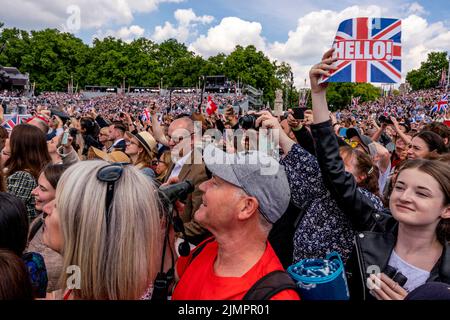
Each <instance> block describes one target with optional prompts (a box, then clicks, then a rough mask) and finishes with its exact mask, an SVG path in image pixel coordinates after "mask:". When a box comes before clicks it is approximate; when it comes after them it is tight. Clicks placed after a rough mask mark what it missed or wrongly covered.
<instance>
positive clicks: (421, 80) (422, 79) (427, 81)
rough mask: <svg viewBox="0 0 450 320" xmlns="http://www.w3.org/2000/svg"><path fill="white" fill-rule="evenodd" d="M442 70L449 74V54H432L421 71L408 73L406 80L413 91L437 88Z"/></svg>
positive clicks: (422, 65)
mask: <svg viewBox="0 0 450 320" xmlns="http://www.w3.org/2000/svg"><path fill="white" fill-rule="evenodd" d="M442 69H446V70H447V72H448V60H447V53H446V52H430V53H429V54H428V58H427V60H426V61H424V62H422V64H421V66H420V68H419V69H415V70H411V71H410V72H408V74H407V75H406V80H407V81H408V82H409V84H410V85H411V88H412V89H413V90H420V89H430V88H435V87H437V86H438V85H439V80H440V79H441V74H442Z"/></svg>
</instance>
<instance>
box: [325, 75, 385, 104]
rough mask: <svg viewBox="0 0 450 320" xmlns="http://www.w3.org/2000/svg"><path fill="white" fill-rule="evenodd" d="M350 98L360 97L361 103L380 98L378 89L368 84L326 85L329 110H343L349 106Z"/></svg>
mask: <svg viewBox="0 0 450 320" xmlns="http://www.w3.org/2000/svg"><path fill="white" fill-rule="evenodd" d="M352 97H361V99H360V103H361V102H366V101H373V100H376V99H378V98H379V97H380V89H379V88H377V87H375V86H373V85H372V84H370V83H347V82H342V83H341V82H332V83H330V84H329V85H328V90H327V100H328V104H329V106H330V110H332V111H335V110H337V109H344V108H345V107H347V106H349V105H350V104H351V99H352Z"/></svg>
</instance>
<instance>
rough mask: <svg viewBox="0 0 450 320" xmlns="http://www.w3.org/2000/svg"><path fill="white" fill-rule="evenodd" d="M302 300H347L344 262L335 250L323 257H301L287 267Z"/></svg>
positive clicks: (347, 292) (348, 296)
mask: <svg viewBox="0 0 450 320" xmlns="http://www.w3.org/2000/svg"><path fill="white" fill-rule="evenodd" d="M287 272H288V274H289V275H290V276H291V278H292V279H294V280H295V282H296V283H297V287H298V291H299V293H300V298H301V299H302V300H349V298H350V294H349V291H348V285H347V278H346V276H345V270H344V263H343V262H342V259H341V257H340V255H339V253H337V252H332V253H329V254H328V255H327V256H326V258H325V259H303V260H301V261H299V262H297V263H296V264H293V265H291V266H289V267H288V268H287Z"/></svg>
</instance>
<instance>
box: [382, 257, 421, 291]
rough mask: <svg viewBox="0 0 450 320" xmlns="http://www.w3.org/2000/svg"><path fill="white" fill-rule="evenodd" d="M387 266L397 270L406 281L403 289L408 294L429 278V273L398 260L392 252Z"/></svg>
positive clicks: (400, 259)
mask: <svg viewBox="0 0 450 320" xmlns="http://www.w3.org/2000/svg"><path fill="white" fill-rule="evenodd" d="M388 265H390V266H391V267H393V268H395V269H397V270H398V271H399V272H401V273H402V274H403V275H404V276H405V277H406V278H407V279H408V281H406V283H405V285H404V286H403V288H404V289H405V290H406V291H408V292H411V291H413V290H414V289H416V288H417V287H419V286H421V285H423V284H424V283H425V282H426V281H427V279H428V278H429V277H430V272H428V271H426V270H423V269H419V268H417V267H415V266H413V265H412V264H409V263H408V262H406V261H405V260H403V259H402V258H400V257H399V256H398V255H397V254H396V253H395V251H392V254H391V257H390V258H389V262H388Z"/></svg>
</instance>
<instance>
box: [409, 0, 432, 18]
mask: <svg viewBox="0 0 450 320" xmlns="http://www.w3.org/2000/svg"><path fill="white" fill-rule="evenodd" d="M408 14H415V15H419V16H420V15H427V14H428V11H426V10H425V8H424V7H422V6H421V5H420V4H419V3H417V2H414V3H411V4H410V5H409V6H408Z"/></svg>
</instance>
